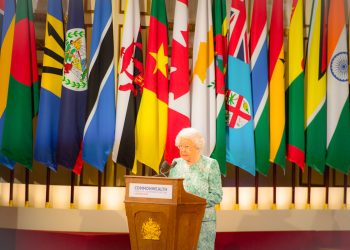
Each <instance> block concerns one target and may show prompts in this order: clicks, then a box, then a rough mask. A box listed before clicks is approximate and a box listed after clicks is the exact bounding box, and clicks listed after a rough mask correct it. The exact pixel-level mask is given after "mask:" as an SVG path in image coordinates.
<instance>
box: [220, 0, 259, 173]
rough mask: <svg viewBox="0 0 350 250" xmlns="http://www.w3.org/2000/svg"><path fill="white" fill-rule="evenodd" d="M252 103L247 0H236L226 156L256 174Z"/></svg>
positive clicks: (229, 77)
mask: <svg viewBox="0 0 350 250" xmlns="http://www.w3.org/2000/svg"><path fill="white" fill-rule="evenodd" d="M252 105H253V103H252V90H251V80H250V65H249V48H248V35H247V20H246V9H245V2H244V1H240V0H233V1H232V6H231V14H230V41H229V47H228V89H227V90H226V122H227V130H226V131H227V134H226V136H227V140H226V142H227V146H226V159H227V161H228V162H230V163H232V164H234V165H236V166H238V167H240V168H242V169H244V170H246V171H247V172H249V173H250V174H252V175H255V147H254V122H253V106H252Z"/></svg>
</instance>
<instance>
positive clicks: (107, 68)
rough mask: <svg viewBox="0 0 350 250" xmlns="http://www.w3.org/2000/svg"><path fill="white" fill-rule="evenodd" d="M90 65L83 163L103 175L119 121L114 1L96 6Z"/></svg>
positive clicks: (102, 2)
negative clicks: (113, 14) (116, 87)
mask: <svg viewBox="0 0 350 250" xmlns="http://www.w3.org/2000/svg"><path fill="white" fill-rule="evenodd" d="M89 65H90V68H89V80H88V86H89V88H88V104H87V112H88V114H89V115H88V119H87V121H86V125H85V129H84V139H83V160H84V161H85V162H87V163H89V164H91V165H92V166H94V167H96V168H97V169H98V170H100V171H103V170H104V167H105V164H106V162H107V158H108V156H109V154H110V152H111V151H112V147H113V141H114V130H115V117H116V113H115V111H116V110H115V78H114V51H113V23H112V3H111V1H96V2H95V12H94V23H93V26H92V42H91V49H90V64H89Z"/></svg>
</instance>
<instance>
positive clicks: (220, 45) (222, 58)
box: [211, 0, 227, 175]
mask: <svg viewBox="0 0 350 250" xmlns="http://www.w3.org/2000/svg"><path fill="white" fill-rule="evenodd" d="M226 17H227V13H226V0H217V1H214V2H213V20H214V51H215V92H216V145H215V148H214V151H213V153H212V154H211V157H212V158H214V159H216V160H217V161H218V163H219V166H220V171H221V173H222V174H223V175H226V122H225V120H226V118H225V85H226V69H227V18H226Z"/></svg>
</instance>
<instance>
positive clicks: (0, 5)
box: [0, 0, 5, 51]
mask: <svg viewBox="0 0 350 250" xmlns="http://www.w3.org/2000/svg"><path fill="white" fill-rule="evenodd" d="M4 1H5V0H0V40H1V43H2V27H3V25H4V11H5V4H4ZM0 51H1V50H0Z"/></svg>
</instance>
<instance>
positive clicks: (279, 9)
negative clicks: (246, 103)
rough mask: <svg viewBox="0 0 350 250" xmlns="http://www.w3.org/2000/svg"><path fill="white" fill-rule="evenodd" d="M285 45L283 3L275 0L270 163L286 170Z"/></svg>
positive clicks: (270, 74) (271, 48)
mask: <svg viewBox="0 0 350 250" xmlns="http://www.w3.org/2000/svg"><path fill="white" fill-rule="evenodd" d="M283 43H284V42H283V2H282V1H280V0H274V1H273V6H272V13H271V25H270V40H269V48H270V49H269V82H270V96H269V98H270V161H271V162H274V163H276V164H278V165H279V166H281V167H283V168H285V166H286V138H285V133H286V132H285V124H286V117H285V86H284V85H285V82H284V62H285V60H284V45H283Z"/></svg>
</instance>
